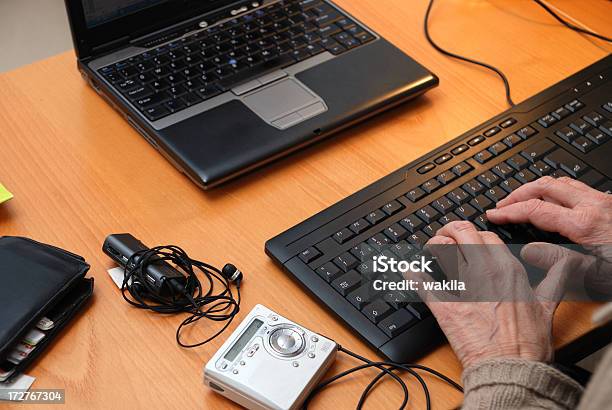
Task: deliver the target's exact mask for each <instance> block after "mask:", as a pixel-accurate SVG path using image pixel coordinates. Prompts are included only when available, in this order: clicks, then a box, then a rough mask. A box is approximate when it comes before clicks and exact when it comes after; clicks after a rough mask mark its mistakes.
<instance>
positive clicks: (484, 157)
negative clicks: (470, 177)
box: [474, 150, 493, 164]
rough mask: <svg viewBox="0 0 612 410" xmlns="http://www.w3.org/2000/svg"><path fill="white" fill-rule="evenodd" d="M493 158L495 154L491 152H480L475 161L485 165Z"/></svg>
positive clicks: (475, 156)
mask: <svg viewBox="0 0 612 410" xmlns="http://www.w3.org/2000/svg"><path fill="white" fill-rule="evenodd" d="M492 158H493V154H492V153H491V152H490V151H487V150H485V151H480V152H479V153H478V154H476V155H474V159H475V160H476V161H478V163H480V164H484V163H485V162H487V161H490V160H491V159H492Z"/></svg>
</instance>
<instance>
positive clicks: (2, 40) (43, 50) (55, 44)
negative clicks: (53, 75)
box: [0, 0, 72, 72]
mask: <svg viewBox="0 0 612 410" xmlns="http://www.w3.org/2000/svg"><path fill="white" fill-rule="evenodd" d="M71 48H72V40H71V38H70V29H69V28H68V19H67V17H66V9H65V7H64V0H0V50H1V53H2V54H1V56H0V72H3V71H8V70H12V69H14V68H17V67H20V66H22V65H25V64H29V63H32V62H34V61H37V60H41V59H43V58H47V57H50V56H52V55H54V54H58V53H61V52H62V51H66V50H69V49H71Z"/></svg>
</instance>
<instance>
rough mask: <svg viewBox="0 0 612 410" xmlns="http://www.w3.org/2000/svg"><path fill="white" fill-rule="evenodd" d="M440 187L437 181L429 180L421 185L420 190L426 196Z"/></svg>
mask: <svg viewBox="0 0 612 410" xmlns="http://www.w3.org/2000/svg"><path fill="white" fill-rule="evenodd" d="M441 186H442V184H440V182H439V181H438V180H437V179H430V180H429V181H427V182H425V183H424V184H423V185H421V188H422V189H423V190H424V191H425V192H427V193H428V194H431V193H432V192H434V191H435V190H437V189H438V188H440V187H441Z"/></svg>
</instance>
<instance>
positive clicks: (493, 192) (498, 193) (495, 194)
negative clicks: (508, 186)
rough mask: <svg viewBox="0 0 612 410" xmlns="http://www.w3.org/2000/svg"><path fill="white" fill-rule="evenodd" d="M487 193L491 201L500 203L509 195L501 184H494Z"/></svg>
mask: <svg viewBox="0 0 612 410" xmlns="http://www.w3.org/2000/svg"><path fill="white" fill-rule="evenodd" d="M547 166H548V165H547ZM485 195H486V196H487V198H489V199H490V200H491V201H493V202H495V203H498V202H499V201H501V200H502V199H504V198H505V197H506V196H508V193H507V192H506V191H505V190H503V189H502V188H501V187H499V186H494V187H492V188H490V189H488V190H487V191H486V192H485Z"/></svg>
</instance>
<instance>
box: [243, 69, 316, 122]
mask: <svg viewBox="0 0 612 410" xmlns="http://www.w3.org/2000/svg"><path fill="white" fill-rule="evenodd" d="M242 102H244V103H245V104H246V106H247V107H249V108H250V109H251V110H252V111H253V112H254V113H255V114H257V115H259V116H260V117H261V118H262V119H263V120H264V121H266V122H267V123H268V124H270V125H272V126H274V127H276V128H278V129H281V130H284V129H287V128H289V127H292V126H294V125H296V124H299V123H301V122H303V121H305V120H307V119H309V118H312V117H315V116H317V115H319V114H321V113H323V112H325V111H327V106H326V105H325V102H324V101H323V100H322V99H321V97H319V96H318V95H316V94H315V93H314V92H312V91H311V90H310V89H308V88H307V87H306V86H305V85H304V84H302V83H301V82H300V81H298V80H296V79H295V78H291V77H288V78H285V79H284V80H282V81H279V82H277V83H274V84H270V85H269V86H267V87H264V88H261V89H259V90H257V91H254V92H253V93H251V94H248V95H246V96H244V97H242Z"/></svg>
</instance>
